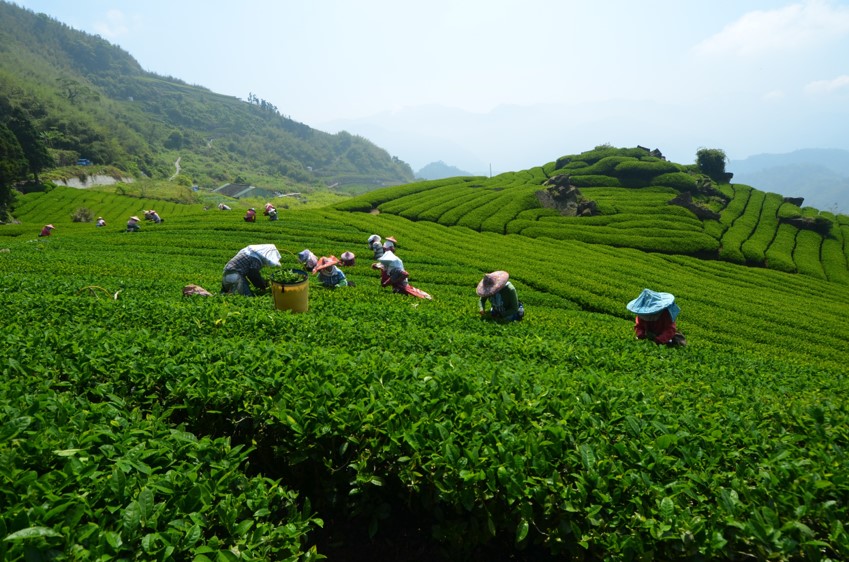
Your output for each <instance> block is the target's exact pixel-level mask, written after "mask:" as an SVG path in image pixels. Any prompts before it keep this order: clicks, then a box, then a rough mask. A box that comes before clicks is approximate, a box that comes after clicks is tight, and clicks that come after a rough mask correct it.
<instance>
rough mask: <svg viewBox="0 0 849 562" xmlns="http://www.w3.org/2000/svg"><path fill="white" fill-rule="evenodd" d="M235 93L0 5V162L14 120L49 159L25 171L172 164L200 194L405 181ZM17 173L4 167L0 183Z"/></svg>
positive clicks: (155, 169) (146, 168)
mask: <svg viewBox="0 0 849 562" xmlns="http://www.w3.org/2000/svg"><path fill="white" fill-rule="evenodd" d="M246 94H248V92H246ZM247 97H248V99H247V101H244V100H241V99H238V98H235V97H230V96H224V95H219V94H216V93H215V92H212V91H210V90H208V89H206V88H203V87H200V86H194V85H189V84H186V83H184V82H182V81H181V80H179V79H176V78H172V77H164V76H159V75H156V74H154V73H152V72H148V71H145V70H143V69H142V68H141V66H140V65H139V63H138V62H137V61H136V60H135V59H134V58H133V57H132V56H131V55H130V54H129V53H127V52H125V51H124V50H122V49H120V48H119V47H117V46H115V45H112V44H110V43H109V42H107V41H105V40H104V39H102V38H100V37H99V36H94V35H90V34H87V33H84V32H80V31H77V30H74V29H72V28H70V27H68V26H67V25H65V24H63V23H60V22H58V21H56V20H54V19H52V18H50V17H49V16H47V15H45V14H35V13H33V12H32V11H29V10H26V9H23V8H20V7H18V6H17V5H14V4H10V3H7V2H3V1H0V104H2V107H3V108H4V111H3V112H2V114H0V145H2V146H0V154H3V160H4V161H9V160H15V159H14V158H11V157H12V156H14V155H18V156H20V154H18V152H17V151H16V149H15V148H14V147H11V146H10V144H9V142H7V141H8V139H9V134H8V133H9V130H11V131H12V133H15V132H16V129H15V127H14V126H10V123H9V120H10V119H11V118H12V117H15V118H17V121H16V123H18V124H20V123H21V122H23V123H25V124H26V125H27V127H29V128H30V129H31V130H34V131H36V132H37V141H38V143H39V145H40V146H42V147H43V148H45V149H46V150H47V153H48V154H49V158H47V159H46V161H44V162H39V161H36V162H34V161H33V159H32V158H30V157H29V155H27V160H28V167H29V172H30V173H33V172H35V173H37V172H38V171H39V170H41V169H44V168H46V167H50V166H52V165H58V166H61V165H70V164H75V163H76V162H77V159H79V158H83V159H87V160H90V161H91V162H92V163H94V164H107V165H114V166H116V167H118V168H120V169H121V170H124V171H126V172H127V173H128V174H130V175H136V176H142V175H144V176H149V177H154V178H156V177H169V176H170V175H171V174H173V173H174V170H175V166H174V163H175V161H177V158H180V167H181V173H182V174H184V175H186V176H188V177H189V178H190V180H191V181H192V182H193V183H195V184H198V185H201V186H217V185H220V184H221V183H226V182H231V181H234V180H235V179H236V178H237V177H240V178H241V179H242V180H244V181H248V182H252V183H255V184H258V185H264V186H269V187H277V188H281V187H293V186H303V185H313V186H317V185H331V184H341V185H344V184H351V183H356V184H368V185H386V184H397V183H404V182H407V181H411V180H412V179H413V173H412V169H411V168H410V166H409V165H407V164H406V163H404V162H402V161H400V160H399V159H397V158H396V157H392V156H390V155H389V154H388V153H387V152H386V151H385V150H383V149H381V148H379V147H378V146H376V145H374V144H373V143H371V142H370V141H368V140H366V139H364V138H362V137H358V136H354V135H350V134H348V133H346V132H340V133H338V134H333V135H331V134H328V133H324V132H321V131H318V130H315V129H312V128H310V127H309V126H307V125H305V124H303V123H299V122H296V121H293V120H292V119H289V118H287V117H285V116H284V115H283V112H281V110H279V109H278V108H277V107H275V106H274V105H272V104H270V103H268V102H267V101H266V100H264V99H262V98H261V97H259V95H256V94H253V93H250V94H248V96H247ZM18 128H20V127H18ZM23 151H24V152H25V153H26V151H27V147H23ZM7 154H8V156H7ZM19 167H20V166H17V165H9V166H5V165H4V171H3V176H2V177H0V180H2V181H7V180H8V178H7V176H9V175H10V174H11V175H12V176H16V175H19V173H18V172H19ZM7 168H8V169H7ZM15 179H20V178H15Z"/></svg>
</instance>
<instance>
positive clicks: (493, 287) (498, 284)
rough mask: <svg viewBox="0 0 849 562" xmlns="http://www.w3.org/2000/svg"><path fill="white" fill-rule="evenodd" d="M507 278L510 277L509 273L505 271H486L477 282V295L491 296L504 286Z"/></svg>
mask: <svg viewBox="0 0 849 562" xmlns="http://www.w3.org/2000/svg"><path fill="white" fill-rule="evenodd" d="M508 279H510V274H509V273H507V272H506V271H493V272H492V273H487V274H486V275H484V276H483V279H481V280H480V283H478V288H477V293H478V296H479V297H491V296H492V295H494V294H495V293H497V292H498V291H500V290H501V289H503V288H504V285H506V284H507V280H508Z"/></svg>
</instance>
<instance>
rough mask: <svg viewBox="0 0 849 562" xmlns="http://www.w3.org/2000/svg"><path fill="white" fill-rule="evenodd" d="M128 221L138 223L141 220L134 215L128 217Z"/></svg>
mask: <svg viewBox="0 0 849 562" xmlns="http://www.w3.org/2000/svg"><path fill="white" fill-rule="evenodd" d="M130 220H131V221H140V220H141V219H140V218H138V217H137V216H136V215H133V216H131V217H130Z"/></svg>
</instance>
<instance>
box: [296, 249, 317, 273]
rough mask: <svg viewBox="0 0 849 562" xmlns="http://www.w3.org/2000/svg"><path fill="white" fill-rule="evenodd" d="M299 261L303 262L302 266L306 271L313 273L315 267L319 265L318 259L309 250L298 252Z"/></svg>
mask: <svg viewBox="0 0 849 562" xmlns="http://www.w3.org/2000/svg"><path fill="white" fill-rule="evenodd" d="M298 261H299V262H301V265H303V266H304V269H306V270H307V271H309V272H310V273H312V271H313V269H315V266H316V264H317V263H318V258H317V257H315V254H313V253H312V252H310V251H309V250H302V251H300V252H298Z"/></svg>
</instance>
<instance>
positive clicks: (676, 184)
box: [652, 172, 696, 191]
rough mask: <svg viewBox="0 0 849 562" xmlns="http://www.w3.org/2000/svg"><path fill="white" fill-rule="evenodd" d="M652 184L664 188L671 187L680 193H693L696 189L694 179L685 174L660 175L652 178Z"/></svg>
mask: <svg viewBox="0 0 849 562" xmlns="http://www.w3.org/2000/svg"><path fill="white" fill-rule="evenodd" d="M652 183H653V184H655V185H662V186H664V187H672V188H674V189H678V190H681V191H694V190H695V189H696V178H694V177H693V176H691V175H690V174H687V173H685V172H670V173H668V174H661V175H659V176H657V177H656V178H654V180H652Z"/></svg>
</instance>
